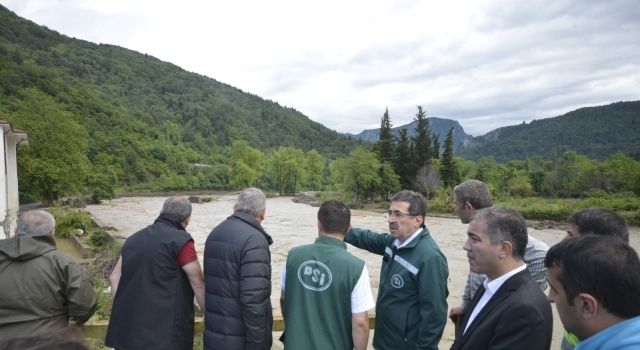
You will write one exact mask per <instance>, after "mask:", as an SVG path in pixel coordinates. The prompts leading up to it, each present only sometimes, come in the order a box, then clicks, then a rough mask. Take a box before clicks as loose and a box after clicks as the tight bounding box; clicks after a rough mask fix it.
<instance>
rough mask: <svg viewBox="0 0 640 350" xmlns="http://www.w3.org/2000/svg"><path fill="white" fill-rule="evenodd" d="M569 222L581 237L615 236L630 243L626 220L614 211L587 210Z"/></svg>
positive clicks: (571, 218) (574, 216)
mask: <svg viewBox="0 0 640 350" xmlns="http://www.w3.org/2000/svg"><path fill="white" fill-rule="evenodd" d="M568 221H569V223H570V224H574V225H576V227H578V230H579V231H580V235H601V236H613V237H618V238H620V239H622V240H623V241H625V242H627V243H628V242H629V228H628V227H627V222H626V220H625V219H624V218H623V217H622V216H620V215H618V214H617V213H616V212H614V211H612V210H609V209H605V208H587V209H583V210H581V211H579V212H577V213H575V214H573V215H571V217H570V218H569V220H568Z"/></svg>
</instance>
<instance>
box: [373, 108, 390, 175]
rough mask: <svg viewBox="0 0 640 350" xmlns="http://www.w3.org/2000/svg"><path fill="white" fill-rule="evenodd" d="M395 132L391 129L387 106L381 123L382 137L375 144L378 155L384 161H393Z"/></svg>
mask: <svg viewBox="0 0 640 350" xmlns="http://www.w3.org/2000/svg"><path fill="white" fill-rule="evenodd" d="M393 148H394V143H393V134H392V131H391V119H390V118H389V108H386V109H385V111H384V115H382V121H381V123H380V139H379V141H378V143H377V144H376V146H375V150H376V151H377V153H378V157H379V158H380V161H382V162H388V163H391V162H393Z"/></svg>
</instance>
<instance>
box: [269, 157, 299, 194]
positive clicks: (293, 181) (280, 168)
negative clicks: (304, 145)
mask: <svg viewBox="0 0 640 350" xmlns="http://www.w3.org/2000/svg"><path fill="white" fill-rule="evenodd" d="M268 164H269V169H270V172H271V175H272V176H273V178H274V179H275V182H276V187H277V189H278V193H279V194H280V195H283V194H286V193H295V192H296V188H297V186H298V183H299V182H300V181H301V179H302V178H303V177H304V175H305V167H306V164H305V157H304V152H302V150H301V149H299V148H292V147H279V148H278V149H277V150H276V151H274V152H273V153H272V154H271V156H270V157H269V160H268Z"/></svg>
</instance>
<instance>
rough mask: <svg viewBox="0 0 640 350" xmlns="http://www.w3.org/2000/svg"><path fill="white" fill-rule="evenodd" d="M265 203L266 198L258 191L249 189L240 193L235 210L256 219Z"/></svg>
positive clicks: (252, 188) (253, 188)
mask: <svg viewBox="0 0 640 350" xmlns="http://www.w3.org/2000/svg"><path fill="white" fill-rule="evenodd" d="M266 203H267V197H266V196H265V195H264V192H262V191H261V190H260V189H258V188H255V187H250V188H247V189H244V190H242V191H240V193H239V194H238V201H237V202H236V210H237V211H241V212H244V213H247V214H249V215H251V216H253V217H258V216H259V215H260V212H262V211H263V210H264V209H265V207H266Z"/></svg>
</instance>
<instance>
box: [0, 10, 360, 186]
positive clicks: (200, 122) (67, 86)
mask: <svg viewBox="0 0 640 350" xmlns="http://www.w3.org/2000/svg"><path fill="white" fill-rule="evenodd" d="M34 113H36V114H40V115H39V116H38V118H35V119H34V118H32V117H31V116H30V115H33V114H34ZM0 119H7V120H9V121H11V122H12V123H13V124H14V125H15V126H16V127H19V128H23V129H26V130H27V132H28V133H29V138H30V146H27V147H26V148H30V149H31V150H30V151H25V153H26V154H25V155H24V157H27V158H29V157H30V156H31V155H30V154H29V152H35V150H34V149H36V148H38V147H39V145H40V147H45V146H42V145H43V144H47V143H49V145H51V146H46V147H49V148H50V149H40V150H39V151H38V152H40V155H42V152H45V153H46V152H49V153H51V154H56V153H57V151H59V150H60V149H62V148H59V149H58V150H55V149H53V148H55V147H56V146H53V144H52V142H53V141H55V140H56V137H57V136H56V135H54V133H58V135H59V137H60V138H61V141H63V140H64V139H65V138H66V139H67V140H68V142H69V143H72V142H75V143H74V145H75V146H74V147H71V146H70V145H69V149H68V151H71V150H75V149H78V148H79V149H80V150H81V151H82V149H83V148H84V149H85V150H86V154H85V155H80V156H78V157H79V158H76V159H73V160H72V159H68V160H67V161H82V160H83V158H82V156H84V157H85V158H86V160H88V162H89V163H88V164H87V166H88V168H87V169H88V172H90V173H91V172H94V173H95V172H96V171H97V172H99V173H105V172H107V173H108V174H115V176H117V177H118V181H119V182H122V183H124V184H132V183H140V182H145V181H149V180H153V179H158V178H159V177H161V176H173V175H175V174H178V175H192V176H196V175H197V176H199V177H202V176H209V177H211V176H214V175H212V174H211V172H209V173H208V174H206V175H202V174H201V173H200V172H198V173H197V174H196V172H193V171H191V170H189V167H190V165H192V164H203V165H205V166H206V165H212V164H220V163H221V162H222V160H223V159H222V158H224V157H225V155H224V154H222V153H223V151H224V149H225V148H224V147H225V146H229V145H230V144H231V142H232V141H233V140H245V141H247V143H248V144H249V145H250V146H253V147H255V148H257V149H260V150H263V151H267V150H269V149H272V148H276V147H278V146H289V147H296V148H299V149H302V150H304V151H308V150H311V149H316V150H318V151H319V152H320V153H323V154H325V155H327V156H335V155H344V154H346V153H348V152H349V151H350V150H352V149H353V148H354V147H355V146H356V145H357V144H358V143H359V141H357V140H353V139H350V138H348V137H347V136H344V135H341V134H339V133H338V132H335V131H333V130H330V129H328V128H326V127H324V126H323V125H321V124H319V123H316V122H313V121H311V120H310V119H309V118H307V117H306V116H304V115H303V114H301V113H300V112H298V111H296V110H295V109H292V108H287V107H283V106H280V105H279V104H278V103H276V102H272V101H267V100H264V99H262V98H260V97H258V96H255V95H252V94H248V93H245V92H243V91H241V90H239V89H237V88H234V87H232V86H229V85H226V84H223V83H220V82H218V81H216V80H214V79H211V78H208V77H205V76H202V75H199V74H194V73H190V72H187V71H185V70H183V69H181V68H180V67H177V66H175V65H173V64H170V63H167V62H163V61H160V60H158V59H156V58H154V57H151V56H149V55H145V54H140V53H138V52H134V51H131V50H128V49H124V48H121V47H116V46H112V45H103V44H100V45H98V44H94V43H90V42H87V41H83V40H78V39H73V38H69V37H66V36H64V35H61V34H59V33H58V32H55V31H52V30H49V29H47V28H46V27H43V26H40V25H37V24H35V23H33V22H31V21H28V20H25V19H23V18H20V17H18V16H17V15H15V14H14V13H13V12H11V11H9V10H7V9H6V8H5V7H3V6H0ZM54 121H55V122H54ZM65 133H70V135H65ZM76 146H77V147H76ZM226 157H227V158H228V155H226ZM23 165H24V164H23ZM87 169H85V170H87ZM69 171H71V170H69ZM218 175H220V176H222V175H221V174H218ZM209 180H211V181H215V179H209ZM189 181H194V183H195V185H193V187H208V186H209V183H208V182H207V181H208V180H207V181H205V180H203V179H200V180H198V179H196V178H193V179H191V180H188V182H189ZM198 181H200V185H199V184H198ZM21 187H22V184H21ZM178 187H180V186H178ZM21 189H22V188H21Z"/></svg>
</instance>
